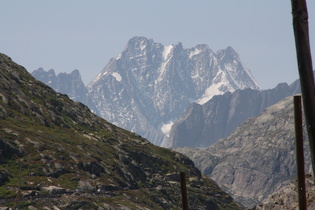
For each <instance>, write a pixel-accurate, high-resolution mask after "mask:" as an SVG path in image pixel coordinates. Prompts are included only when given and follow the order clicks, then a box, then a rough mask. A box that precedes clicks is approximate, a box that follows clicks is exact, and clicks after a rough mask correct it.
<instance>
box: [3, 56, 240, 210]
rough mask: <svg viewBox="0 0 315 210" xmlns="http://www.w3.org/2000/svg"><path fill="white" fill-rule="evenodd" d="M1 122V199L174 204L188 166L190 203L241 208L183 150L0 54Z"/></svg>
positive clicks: (39, 203)
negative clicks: (94, 108) (151, 138)
mask: <svg viewBox="0 0 315 210" xmlns="http://www.w3.org/2000/svg"><path fill="white" fill-rule="evenodd" d="M0 123H1V124H0V148H1V150H0V198H1V199H0V206H5V207H12V208H16V207H17V206H18V205H19V206H20V208H31V207H32V208H39V209H42V208H44V207H45V208H48V209H55V208H59V209H71V208H75V209H78V208H88V209H109V208H112V209H115V208H119V209H171V208H174V209H179V208H180V206H181V198H180V187H179V176H178V174H179V172H180V171H186V172H187V183H188V186H187V187H188V192H189V205H190V208H191V209H209V208H211V209H220V208H225V209H234V208H239V206H238V204H236V203H235V202H234V201H233V199H232V198H231V197H230V196H229V195H227V194H226V193H224V192H223V191H222V190H220V188H219V187H218V186H217V185H216V184H215V183H214V182H213V181H211V180H209V179H208V178H204V177H202V176H201V173H200V171H199V170H198V169H197V168H196V167H194V164H193V162H192V161H191V160H189V159H188V158H187V157H185V156H183V155H181V154H179V153H175V152H171V151H169V150H167V149H163V148H159V147H157V146H154V145H152V144H151V143H150V142H148V141H147V140H145V139H143V138H141V137H140V136H138V135H136V134H134V133H130V132H128V131H126V130H123V129H121V128H119V127H116V126H114V125H112V124H110V123H108V122H107V121H105V120H103V119H101V118H99V117H98V116H96V115H95V114H93V113H92V112H90V110H89V109H88V108H87V107H86V106H85V105H83V104H81V103H78V102H73V101H72V100H70V99H69V98H68V96H66V95H63V94H60V93H57V92H55V91H54V90H52V89H51V88H49V87H48V86H46V85H44V84H43V83H41V82H39V81H36V80H35V79H34V78H33V77H32V76H31V75H30V74H28V73H27V71H26V70H25V69H24V68H23V67H21V66H19V65H17V64H15V63H14V62H12V60H11V59H10V58H9V57H7V56H5V55H4V54H0ZM19 189H20V190H21V194H20V196H17V193H18V191H19ZM16 198H19V199H16Z"/></svg>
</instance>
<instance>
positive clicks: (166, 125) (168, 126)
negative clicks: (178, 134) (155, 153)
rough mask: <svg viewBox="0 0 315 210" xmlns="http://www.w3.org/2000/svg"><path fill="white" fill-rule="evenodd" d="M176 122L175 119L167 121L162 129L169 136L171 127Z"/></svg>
mask: <svg viewBox="0 0 315 210" xmlns="http://www.w3.org/2000/svg"><path fill="white" fill-rule="evenodd" d="M173 124H174V122H173V121H171V122H169V123H167V124H163V125H162V127H161V131H162V132H163V133H164V134H165V135H166V136H167V137H169V134H170V131H171V128H172V125H173Z"/></svg>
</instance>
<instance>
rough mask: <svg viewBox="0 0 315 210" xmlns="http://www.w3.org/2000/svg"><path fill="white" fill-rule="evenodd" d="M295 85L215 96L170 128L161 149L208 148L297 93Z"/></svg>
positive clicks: (193, 105)
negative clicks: (269, 107)
mask: <svg viewBox="0 0 315 210" xmlns="http://www.w3.org/2000/svg"><path fill="white" fill-rule="evenodd" d="M298 85H299V82H298V81H296V82H294V83H293V84H292V85H290V86H289V85H287V84H286V83H282V84H279V85H277V87H275V88H273V89H269V90H262V91H259V90H252V89H245V90H236V91H235V92H233V93H225V94H223V95H218V96H214V97H213V98H212V99H211V100H209V101H208V102H206V103H205V104H203V105H200V104H197V103H193V104H192V105H190V107H189V108H188V109H187V110H186V112H185V113H184V114H183V115H182V116H181V117H180V118H179V119H178V120H177V121H175V123H174V124H173V126H172V128H171V131H170V135H169V137H165V138H164V141H163V143H162V146H164V147H170V148H172V147H186V146H187V147H194V148H200V147H207V146H210V145H212V144H214V143H215V142H217V141H218V140H219V139H221V138H225V137H227V136H228V135H229V134H231V133H232V132H233V131H234V130H235V129H236V128H237V126H239V125H241V124H242V123H243V122H244V121H245V120H247V119H248V118H250V117H256V116H258V115H259V114H260V113H261V112H262V111H263V110H264V109H265V108H266V107H268V106H271V105H273V104H275V103H277V102H279V101H281V100H282V99H284V98H286V97H287V96H290V95H293V94H295V93H297V91H298V90H299V89H298V90H297V88H296V87H297V86H298Z"/></svg>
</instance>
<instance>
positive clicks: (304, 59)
mask: <svg viewBox="0 0 315 210" xmlns="http://www.w3.org/2000/svg"><path fill="white" fill-rule="evenodd" d="M291 4H292V17H293V30H294V37H295V47H296V54H297V63H298V69H299V75H300V83H301V92H302V99H303V107H304V115H305V121H306V127H307V133H308V138H309V145H310V151H311V159H312V171H313V179H314V180H315V176H314V175H315V111H314V110H315V86H314V75H313V67H312V57H311V49H310V43H309V30H308V13H307V6H306V2H305V0H291Z"/></svg>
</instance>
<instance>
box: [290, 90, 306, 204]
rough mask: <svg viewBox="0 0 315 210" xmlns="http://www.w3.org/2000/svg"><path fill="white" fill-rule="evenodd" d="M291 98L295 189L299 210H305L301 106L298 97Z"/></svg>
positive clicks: (299, 97)
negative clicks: (292, 99)
mask: <svg viewBox="0 0 315 210" xmlns="http://www.w3.org/2000/svg"><path fill="white" fill-rule="evenodd" d="M293 98H294V125H295V151H296V152H295V154H296V175H297V189H298V190H297V192H298V196H299V209H300V210H304V209H305V210H306V194H305V167H304V146H303V126H302V104H301V96H300V95H295V96H294V97H293Z"/></svg>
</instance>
